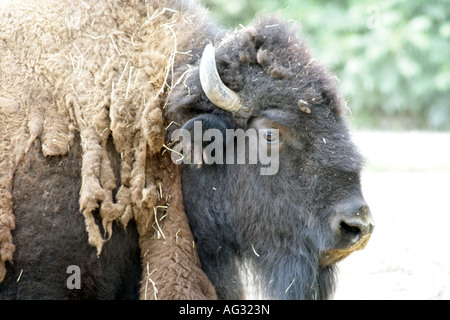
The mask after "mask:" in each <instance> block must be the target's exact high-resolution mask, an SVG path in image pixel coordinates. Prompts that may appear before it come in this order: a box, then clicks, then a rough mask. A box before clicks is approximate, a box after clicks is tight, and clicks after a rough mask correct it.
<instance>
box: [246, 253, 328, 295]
mask: <svg viewBox="0 0 450 320" xmlns="http://www.w3.org/2000/svg"><path fill="white" fill-rule="evenodd" d="M258 258H262V257H250V258H246V259H242V260H241V261H239V262H237V264H238V265H239V267H238V268H239V273H240V280H241V284H242V290H243V296H244V298H245V299H273V300H323V299H331V298H333V295H334V291H335V287H336V266H335V265H330V266H326V267H318V266H319V261H318V260H319V259H318V257H311V256H300V257H299V256H297V257H292V256H281V257H272V259H270V260H271V261H268V260H269V259H258ZM316 258H317V259H316Z"/></svg>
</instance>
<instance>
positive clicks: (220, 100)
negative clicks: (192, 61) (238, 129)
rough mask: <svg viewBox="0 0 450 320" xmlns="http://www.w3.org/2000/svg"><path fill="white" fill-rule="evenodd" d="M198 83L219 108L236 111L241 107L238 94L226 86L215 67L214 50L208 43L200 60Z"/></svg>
mask: <svg viewBox="0 0 450 320" xmlns="http://www.w3.org/2000/svg"><path fill="white" fill-rule="evenodd" d="M200 83H201V85H202V89H203V91H204V92H205V94H206V96H207V97H208V99H209V100H210V101H211V102H212V103H214V104H215V105H216V106H218V107H219V108H221V109H224V110H226V111H229V112H236V111H238V110H239V109H240V108H241V103H240V99H239V96H238V95H237V94H236V92H234V91H233V90H231V89H229V88H227V86H225V84H224V83H223V82H222V80H221V79H220V76H219V73H218V72H217V67H216V50H215V49H214V47H213V46H212V45H211V44H208V45H207V46H206V47H205V51H203V55H202V59H201V61H200Z"/></svg>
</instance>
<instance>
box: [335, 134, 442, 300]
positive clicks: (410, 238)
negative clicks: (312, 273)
mask: <svg viewBox="0 0 450 320" xmlns="http://www.w3.org/2000/svg"><path fill="white" fill-rule="evenodd" d="M354 139H355V141H356V143H357V145H358V146H359V147H360V149H361V152H362V153H363V155H365V157H366V159H367V168H366V170H365V171H364V173H363V176H362V184H363V192H364V195H365V198H366V201H367V202H368V203H369V205H370V207H371V210H372V213H373V216H374V218H375V221H376V228H375V231H374V233H373V235H372V237H371V239H370V241H369V244H368V245H367V247H366V248H365V249H364V250H363V251H359V252H355V253H353V254H352V255H351V256H350V257H348V258H347V259H346V260H344V261H342V262H341V263H340V265H339V270H340V273H339V282H338V287H337V290H336V295H335V299H450V133H446V134H443V133H441V134H437V133H416V132H413V133H369V132H358V133H355V134H354Z"/></svg>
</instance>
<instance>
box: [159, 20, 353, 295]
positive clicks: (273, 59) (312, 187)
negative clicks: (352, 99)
mask: <svg viewBox="0 0 450 320" xmlns="http://www.w3.org/2000/svg"><path fill="white" fill-rule="evenodd" d="M215 47H216V61H217V69H218V72H219V74H220V76H221V79H222V81H223V82H224V83H225V85H226V86H228V87H229V88H230V89H232V90H234V91H235V92H237V93H238V94H239V96H240V97H241V100H242V105H243V108H242V109H241V110H240V111H238V112H237V113H234V114H231V113H229V112H226V111H223V110H221V109H219V108H217V107H216V106H214V105H212V103H211V102H210V101H209V100H208V99H207V98H206V96H205V95H204V93H203V91H202V89H201V86H200V82H199V76H198V72H196V69H193V71H192V72H191V74H190V76H189V78H188V79H187V80H186V81H185V86H178V87H176V88H174V90H173V91H172V93H171V96H170V100H169V104H168V110H169V113H168V114H169V116H170V119H172V120H176V121H177V122H179V123H181V124H182V125H183V124H185V123H186V122H187V121H188V120H191V121H192V120H199V121H203V126H204V128H203V129H204V130H205V129H208V128H211V127H213V128H220V129H221V130H223V128H224V127H226V128H229V129H236V128H242V129H244V130H245V129H247V128H249V127H252V125H253V123H254V122H253V121H254V119H256V118H265V119H270V121H269V122H271V121H275V122H277V123H279V124H281V126H282V129H281V132H282V134H284V136H283V139H284V142H283V145H282V150H281V151H280V170H279V172H278V173H277V174H276V175H274V176H261V175H259V168H258V166H255V165H253V166H252V165H203V166H202V167H201V168H197V167H196V166H195V167H194V166H189V165H185V166H184V167H183V176H182V177H183V194H184V202H185V206H186V213H187V215H188V217H189V222H190V225H191V228H192V230H193V234H194V237H195V239H196V241H197V248H198V251H199V256H200V258H201V261H202V265H203V268H204V270H205V271H206V273H207V274H208V276H209V278H210V280H211V281H212V282H213V284H214V285H215V286H216V290H217V293H218V296H219V297H220V298H236V297H243V296H244V291H243V287H242V283H241V282H242V281H241V279H240V275H241V274H242V268H246V266H250V269H251V270H250V272H251V273H253V274H254V277H255V282H256V283H255V284H254V285H255V286H256V287H257V288H258V290H259V291H260V292H261V293H262V294H264V295H265V296H267V297H270V298H277V299H326V298H329V297H331V296H332V294H333V292H334V287H335V266H334V264H330V265H321V256H322V254H323V252H324V251H325V250H326V249H328V248H330V247H333V241H334V240H333V239H332V231H331V230H330V227H329V220H330V219H331V218H330V217H331V215H332V214H333V212H334V211H333V206H335V205H337V204H338V203H340V202H342V201H344V200H345V199H347V198H348V197H352V196H354V197H358V196H359V195H360V185H359V171H360V169H361V159H360V156H359V155H358V153H357V151H356V150H355V148H354V146H353V144H352V143H351V142H350V138H349V134H348V132H347V128H346V124H345V120H344V118H343V116H342V114H343V110H344V108H343V102H342V99H341V98H340V96H339V94H338V91H337V88H336V82H335V79H334V77H332V76H331V75H330V74H329V73H328V72H327V71H326V70H325V69H324V68H323V67H322V66H321V65H320V63H319V62H318V61H317V60H314V59H312V58H311V56H310V53H309V49H308V48H307V46H306V45H305V43H304V40H303V39H301V38H299V37H298V29H297V28H296V27H295V26H292V25H291V24H289V23H286V22H284V21H282V20H280V19H278V18H277V17H273V16H270V17H263V18H261V19H258V20H257V21H256V22H255V23H254V24H252V25H251V26H250V27H248V28H245V29H241V30H238V31H236V32H235V33H232V34H229V35H226V36H224V37H223V38H222V39H220V41H217V42H216V43H215ZM177 70H178V72H179V73H180V74H181V73H182V72H184V70H185V69H184V67H183V66H178V69H177ZM208 117H209V119H210V120H208V121H204V119H205V118H208ZM205 125H206V126H207V128H205Z"/></svg>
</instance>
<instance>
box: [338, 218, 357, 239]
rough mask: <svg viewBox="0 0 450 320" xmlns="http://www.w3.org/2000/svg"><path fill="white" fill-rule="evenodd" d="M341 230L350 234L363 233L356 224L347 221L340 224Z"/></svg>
mask: <svg viewBox="0 0 450 320" xmlns="http://www.w3.org/2000/svg"><path fill="white" fill-rule="evenodd" d="M340 227H341V231H342V232H343V233H344V234H346V235H349V236H359V235H360V234H361V229H360V228H359V227H358V226H356V225H349V224H347V223H346V222H345V221H342V222H341V224H340Z"/></svg>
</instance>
